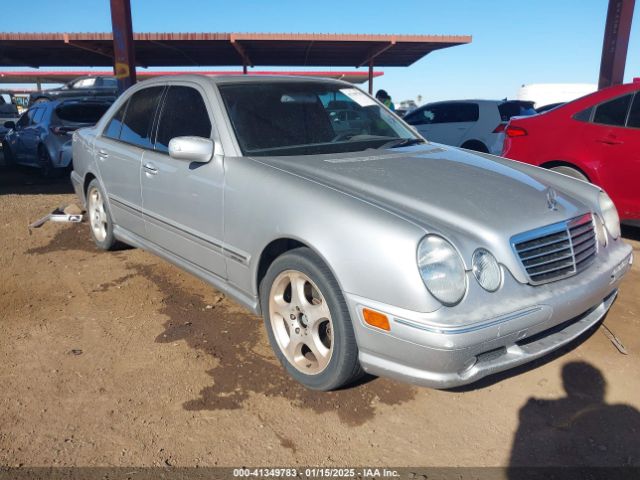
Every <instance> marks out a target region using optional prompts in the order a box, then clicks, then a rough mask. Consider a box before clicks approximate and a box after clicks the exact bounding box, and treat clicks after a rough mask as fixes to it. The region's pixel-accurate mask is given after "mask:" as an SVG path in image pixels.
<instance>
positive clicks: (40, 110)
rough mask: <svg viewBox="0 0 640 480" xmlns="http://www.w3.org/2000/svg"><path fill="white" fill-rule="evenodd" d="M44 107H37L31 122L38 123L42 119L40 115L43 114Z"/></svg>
mask: <svg viewBox="0 0 640 480" xmlns="http://www.w3.org/2000/svg"><path fill="white" fill-rule="evenodd" d="M44 111H45V108H44V107H43V108H37V109H36V110H35V112H34V113H33V119H32V121H31V123H40V122H41V121H42V117H43V116H44Z"/></svg>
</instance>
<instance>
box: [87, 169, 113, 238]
mask: <svg viewBox="0 0 640 480" xmlns="http://www.w3.org/2000/svg"><path fill="white" fill-rule="evenodd" d="M106 198H107V197H106V195H105V194H104V192H103V191H102V188H100V184H99V183H98V180H96V179H93V180H92V181H91V183H89V187H87V215H88V216H89V226H90V229H91V236H92V237H93V241H94V242H96V245H97V246H98V248H99V249H101V250H115V249H116V247H117V245H118V241H117V240H116V238H115V237H114V235H113V220H112V217H111V212H110V211H109V205H108V204H107V200H106Z"/></svg>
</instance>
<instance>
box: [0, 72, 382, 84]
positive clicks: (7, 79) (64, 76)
mask: <svg viewBox="0 0 640 480" xmlns="http://www.w3.org/2000/svg"><path fill="white" fill-rule="evenodd" d="M191 73H197V74H199V75H240V74H242V71H229V70H224V71H222V70H196V71H193V70H191V71H184V70H173V71H171V70H163V71H145V70H138V71H137V72H136V75H137V77H138V79H139V80H144V79H145V78H153V77H159V76H162V75H185V74H191ZM94 75H101V76H112V75H113V70H57V71H46V70H45V71H33V70H30V71H19V70H14V71H6V70H5V71H0V84H1V83H38V82H40V83H66V82H68V81H70V80H73V79H74V78H77V77H85V76H94ZM248 75H294V76H304V77H307V76H308V77H328V78H337V79H340V80H345V81H347V82H351V83H364V82H366V81H367V79H368V74H367V72H366V71H364V70H362V71H347V72H343V71H310V72H307V71H294V70H289V71H277V72H269V71H265V70H249V72H248ZM382 75H384V73H383V72H379V71H377V72H373V76H374V77H380V76H382Z"/></svg>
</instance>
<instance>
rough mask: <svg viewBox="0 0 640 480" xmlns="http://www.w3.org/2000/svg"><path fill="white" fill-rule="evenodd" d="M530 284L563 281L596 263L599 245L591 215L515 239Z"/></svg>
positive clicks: (515, 248) (522, 234)
mask: <svg viewBox="0 0 640 480" xmlns="http://www.w3.org/2000/svg"><path fill="white" fill-rule="evenodd" d="M511 244H512V245H513V248H514V250H515V251H516V254H517V255H518V258H519V259H520V262H522V266H523V267H524V269H525V271H526V272H527V275H528V276H529V283H531V284H532V285H539V284H541V283H547V282H552V281H554V280H560V279H561V278H565V277H570V276H571V275H575V274H576V273H579V272H581V271H582V270H584V269H585V268H587V267H588V266H589V265H590V264H591V262H593V260H594V258H595V256H596V253H597V250H598V242H597V240H596V233H595V228H594V224H593V216H592V215H591V214H590V213H587V214H585V215H582V216H580V217H576V218H573V219H571V220H568V221H565V222H560V223H554V224H553V225H548V226H546V227H542V228H538V229H536V230H531V231H529V232H525V233H521V234H519V235H516V236H514V237H512V239H511Z"/></svg>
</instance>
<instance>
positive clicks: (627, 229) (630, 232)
mask: <svg viewBox="0 0 640 480" xmlns="http://www.w3.org/2000/svg"><path fill="white" fill-rule="evenodd" d="M621 227H622V238H624V239H626V240H634V241H636V242H640V226H636V225H629V224H624V223H623V224H622V225H621Z"/></svg>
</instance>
